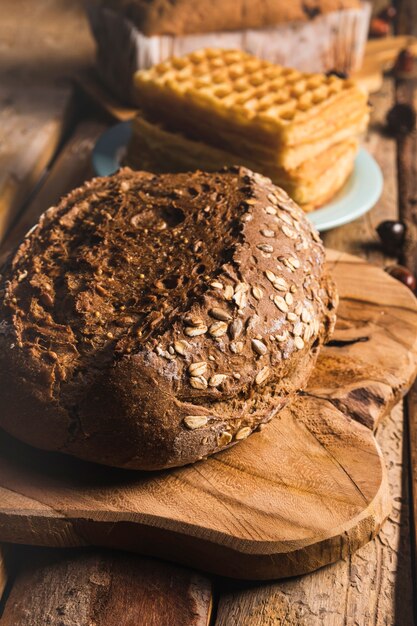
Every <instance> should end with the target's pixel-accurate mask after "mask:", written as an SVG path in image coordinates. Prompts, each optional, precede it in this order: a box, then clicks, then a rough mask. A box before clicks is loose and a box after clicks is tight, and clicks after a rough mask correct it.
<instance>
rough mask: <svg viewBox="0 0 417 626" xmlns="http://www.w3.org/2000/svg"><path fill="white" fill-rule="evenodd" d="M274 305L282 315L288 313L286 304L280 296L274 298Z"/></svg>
mask: <svg viewBox="0 0 417 626" xmlns="http://www.w3.org/2000/svg"><path fill="white" fill-rule="evenodd" d="M274 304H275V306H276V307H278V309H279V310H280V311H282V313H287V312H288V304H287V303H286V302H285V300H284V298H283V297H282V296H274Z"/></svg>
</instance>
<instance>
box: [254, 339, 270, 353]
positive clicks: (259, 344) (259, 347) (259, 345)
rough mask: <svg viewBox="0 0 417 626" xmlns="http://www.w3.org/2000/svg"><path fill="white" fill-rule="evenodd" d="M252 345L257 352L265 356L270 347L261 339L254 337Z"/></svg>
mask: <svg viewBox="0 0 417 626" xmlns="http://www.w3.org/2000/svg"><path fill="white" fill-rule="evenodd" d="M251 346H252V350H254V352H256V353H257V354H259V355H261V356H263V355H264V354H266V353H267V352H268V348H267V347H266V345H265V344H264V342H263V341H260V340H259V339H252V341H251Z"/></svg>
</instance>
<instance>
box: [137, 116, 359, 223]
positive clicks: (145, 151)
mask: <svg viewBox="0 0 417 626" xmlns="http://www.w3.org/2000/svg"><path fill="white" fill-rule="evenodd" d="M357 147H358V141H357V139H356V138H354V137H353V138H352V137H351V138H349V139H345V140H344V141H340V142H338V143H336V144H333V145H332V146H330V147H328V148H327V149H326V150H324V151H322V152H321V153H320V154H319V155H317V157H316V158H314V159H308V160H306V161H304V163H302V164H301V165H299V166H298V167H296V168H292V169H285V168H283V167H281V166H278V165H275V164H271V163H269V164H267V163H264V162H259V161H257V160H256V159H255V158H254V157H253V155H250V154H248V153H245V154H244V155H241V156H239V157H238V156H237V155H235V154H232V153H231V152H227V151H225V150H221V149H220V148H217V147H214V146H209V145H207V144H205V143H203V142H200V141H196V140H194V139H189V138H188V137H186V136H185V135H183V134H181V133H174V132H172V131H170V130H167V129H166V128H164V127H163V126H162V125H161V124H155V123H152V122H150V121H149V120H147V119H146V118H145V117H144V116H143V115H142V114H139V115H137V116H136V118H135V119H134V121H133V133H132V141H131V142H130V145H129V147H128V154H127V163H128V164H129V165H130V166H131V167H133V168H134V169H137V170H148V171H152V172H157V173H166V172H184V171H190V170H193V169H195V168H196V167H198V168H200V169H204V170H205V171H209V172H210V171H216V170H218V169H220V168H221V167H222V166H224V165H234V164H235V163H236V162H237V161H239V163H241V164H242V165H244V166H246V167H248V168H250V169H252V170H256V171H261V172H263V173H264V174H265V175H266V176H268V177H269V178H271V179H272V181H273V182H274V183H275V184H276V185H278V186H280V187H283V188H284V189H286V191H287V192H288V193H289V194H290V195H291V196H292V198H293V199H294V200H295V202H297V203H298V204H300V205H301V206H302V208H303V209H304V210H305V211H310V210H312V209H314V208H316V207H318V206H320V205H321V204H323V203H324V202H326V201H327V200H328V199H330V198H331V197H332V196H333V195H334V194H335V193H336V192H337V191H338V189H340V187H341V186H342V185H343V183H344V181H345V180H346V178H347V177H348V175H349V174H350V172H351V171H352V168H353V163H354V159H355V156H356V152H357Z"/></svg>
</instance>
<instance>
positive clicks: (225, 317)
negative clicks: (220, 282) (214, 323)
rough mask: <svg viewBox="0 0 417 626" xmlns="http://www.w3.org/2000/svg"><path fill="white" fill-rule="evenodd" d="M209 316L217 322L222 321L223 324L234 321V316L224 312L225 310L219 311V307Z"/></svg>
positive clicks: (212, 310)
mask: <svg viewBox="0 0 417 626" xmlns="http://www.w3.org/2000/svg"><path fill="white" fill-rule="evenodd" d="M209 315H210V316H211V317H214V319H216V320H221V321H222V322H228V321H229V320H231V319H232V316H231V315H230V314H229V313H228V312H227V311H224V310H223V309H219V308H217V307H214V308H213V309H210V311H209Z"/></svg>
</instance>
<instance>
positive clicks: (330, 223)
mask: <svg viewBox="0 0 417 626" xmlns="http://www.w3.org/2000/svg"><path fill="white" fill-rule="evenodd" d="M131 132H132V126H131V122H121V123H120V124H116V126H113V127H112V128H109V130H107V131H106V132H104V133H103V134H102V135H101V137H100V138H99V139H98V141H97V143H96V145H95V146H94V150H93V156H92V159H93V167H94V170H95V172H96V174H98V175H99V176H108V175H109V174H113V173H114V172H116V171H117V170H118V169H119V167H120V164H121V162H122V160H123V157H124V155H125V153H126V147H127V144H128V142H129V139H130V135H131ZM382 187H383V178H382V173H381V170H380V168H379V165H378V164H377V162H376V161H375V159H374V158H373V157H372V156H371V155H370V154H369V153H368V152H367V151H366V150H364V149H363V148H361V149H360V150H359V152H358V156H357V157H356V159H355V165H354V168H353V172H352V174H351V176H350V177H349V179H348V180H347V181H346V183H345V185H344V186H343V187H342V189H341V190H340V191H339V192H338V194H337V195H336V196H335V197H334V198H333V200H332V201H331V202H328V203H327V204H326V205H325V206H324V207H322V208H321V209H317V210H316V211H313V212H312V213H309V215H308V217H309V218H310V220H311V221H312V222H313V224H314V225H315V226H316V228H317V229H318V230H319V231H321V232H323V231H324V230H329V229H330V228H335V227H336V226H342V224H347V223H348V222H353V220H356V219H357V218H358V217H360V216H361V215H363V214H364V213H366V212H367V211H369V210H370V209H372V207H373V206H374V205H375V203H376V202H377V200H378V198H379V196H380V195H381V192H382Z"/></svg>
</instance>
